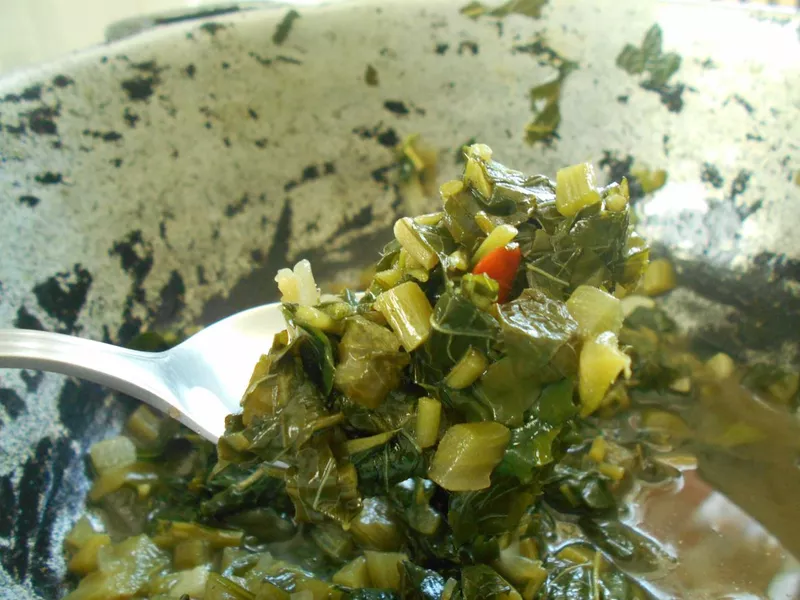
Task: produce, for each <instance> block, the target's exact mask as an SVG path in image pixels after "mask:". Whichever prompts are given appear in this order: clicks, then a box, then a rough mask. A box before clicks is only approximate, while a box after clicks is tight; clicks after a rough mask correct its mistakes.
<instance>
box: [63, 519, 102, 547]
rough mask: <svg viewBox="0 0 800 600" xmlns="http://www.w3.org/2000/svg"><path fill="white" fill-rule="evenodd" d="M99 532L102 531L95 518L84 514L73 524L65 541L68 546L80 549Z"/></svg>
mask: <svg viewBox="0 0 800 600" xmlns="http://www.w3.org/2000/svg"><path fill="white" fill-rule="evenodd" d="M98 533H102V529H101V527H100V526H99V524H97V523H95V521H94V519H90V518H89V517H88V516H86V515H84V516H82V517H81V518H80V519H78V520H77V522H76V523H75V525H73V526H72V529H70V532H69V533H68V534H67V537H66V539H65V540H64V542H65V543H66V544H67V546H69V547H71V548H73V549H76V550H80V549H81V548H82V547H83V545H84V544H85V543H86V542H87V541H88V540H90V539H91V538H92V537H94V536H95V535H96V534H98Z"/></svg>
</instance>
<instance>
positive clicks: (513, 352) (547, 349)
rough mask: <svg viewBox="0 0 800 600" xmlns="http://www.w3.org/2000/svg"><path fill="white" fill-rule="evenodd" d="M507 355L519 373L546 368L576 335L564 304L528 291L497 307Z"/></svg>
mask: <svg viewBox="0 0 800 600" xmlns="http://www.w3.org/2000/svg"><path fill="white" fill-rule="evenodd" d="M499 312H500V323H501V328H502V331H503V340H504V342H505V348H506V352H507V353H508V356H509V358H510V359H511V361H512V364H513V365H514V367H515V369H516V370H517V372H519V373H535V372H536V371H537V370H538V369H541V368H542V367H544V366H545V365H547V364H548V363H549V362H550V360H551V359H552V358H553V357H554V356H555V355H556V353H557V352H558V351H559V350H560V349H561V347H562V346H564V345H565V344H567V342H569V341H570V340H571V339H572V337H573V336H574V335H575V334H576V332H577V324H576V323H575V319H573V318H572V315H570V314H569V311H568V310H567V307H566V305H565V304H564V303H563V302H559V301H558V300H554V299H553V298H551V297H549V296H548V295H547V294H545V293H544V292H541V291H538V290H535V289H527V290H525V291H524V292H523V293H522V295H521V296H520V297H519V298H517V299H516V300H513V301H512V302H509V303H508V304H504V305H503V306H501V307H500V311H499Z"/></svg>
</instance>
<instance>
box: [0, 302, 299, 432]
mask: <svg viewBox="0 0 800 600" xmlns="http://www.w3.org/2000/svg"><path fill="white" fill-rule="evenodd" d="M284 327H285V321H284V318H283V314H282V313H281V305H280V303H278V302H276V303H272V304H264V305H263V306H258V307H256V308H251V309H248V310H245V311H242V312H240V313H237V314H234V315H232V316H230V317H227V318H225V319H222V320H221V321H218V322H217V323H215V324H213V325H211V326H209V327H206V328H205V329H203V330H202V331H200V332H198V333H196V334H195V335H193V336H191V337H190V338H189V339H187V340H186V341H184V342H183V343H181V344H178V345H177V346H175V347H174V348H171V349H170V350H167V351H165V352H140V351H136V350H129V349H127V348H120V347H118V346H114V345H111V344H104V343H102V342H96V341H92V340H87V339H82V338H78V337H75V336H69V335H63V334H60V333H50V332H45V331H32V330H25V329H0V367H10V368H17V369H38V370H42V371H53V372H55V373H62V374H64V375H71V376H74V377H80V378H82V379H88V380H90V381H94V382H96V383H99V384H101V385H105V386H108V387H110V388H113V389H115V390H118V391H120V392H123V393H125V394H128V395H129V396H133V397H134V398H138V399H139V400H141V401H143V402H146V403H147V404H149V405H151V406H153V407H154V408H156V409H158V410H160V411H162V412H165V413H167V414H169V415H170V416H171V417H173V418H175V419H177V420H179V421H180V422H181V423H183V424H184V425H186V426H187V427H189V428H190V429H192V430H193V431H195V432H197V433H199V434H200V435H202V436H203V437H204V438H206V439H208V440H210V441H212V442H216V441H217V440H218V439H219V437H220V436H221V435H222V434H223V432H224V431H225V417H226V416H227V415H228V414H230V413H233V412H238V410H239V400H240V399H241V397H242V394H243V393H244V391H245V389H246V387H247V382H248V381H249V378H250V374H251V373H252V371H253V366H254V365H255V364H256V362H257V361H258V359H259V357H260V356H261V355H262V354H266V353H267V352H268V351H269V348H270V346H271V345H272V339H273V337H274V336H275V334H276V333H278V332H279V331H281V330H282V329H283V328H284Z"/></svg>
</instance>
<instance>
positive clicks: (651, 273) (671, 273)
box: [641, 258, 678, 296]
mask: <svg viewBox="0 0 800 600" xmlns="http://www.w3.org/2000/svg"><path fill="white" fill-rule="evenodd" d="M676 285H678V282H677V278H676V277H675V269H674V268H673V267H672V263H671V262H670V261H669V260H667V259H666V258H659V259H657V260H654V261H652V262H651V263H650V264H649V265H648V267H647V270H646V271H645V272H644V277H643V278H642V284H641V286H642V291H643V292H644V293H645V294H647V295H648V296H658V295H659V294H665V293H667V292H669V291H670V290H672V289H673V288H675V286H676Z"/></svg>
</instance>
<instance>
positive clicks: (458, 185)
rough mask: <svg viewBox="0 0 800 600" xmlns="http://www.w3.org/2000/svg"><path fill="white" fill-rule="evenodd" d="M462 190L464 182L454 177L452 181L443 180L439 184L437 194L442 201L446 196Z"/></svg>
mask: <svg viewBox="0 0 800 600" xmlns="http://www.w3.org/2000/svg"><path fill="white" fill-rule="evenodd" d="M463 190H464V184H463V183H462V182H461V181H459V180H458V179H454V180H452V181H445V182H444V183H443V184H442V185H441V186H439V195H440V196H441V197H442V201H443V202H444V201H446V200H447V199H448V198H450V197H452V196H456V195H458V194H460V193H461V192H462V191H463Z"/></svg>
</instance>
